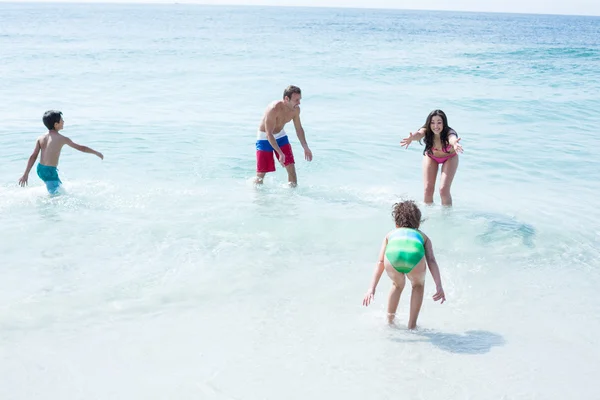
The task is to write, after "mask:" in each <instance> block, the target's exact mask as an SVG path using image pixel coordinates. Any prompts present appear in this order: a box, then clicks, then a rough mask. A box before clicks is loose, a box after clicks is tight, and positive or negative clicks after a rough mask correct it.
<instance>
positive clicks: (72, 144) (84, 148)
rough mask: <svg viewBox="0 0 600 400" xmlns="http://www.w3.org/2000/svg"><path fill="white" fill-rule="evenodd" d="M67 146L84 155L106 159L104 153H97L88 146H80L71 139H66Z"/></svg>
mask: <svg viewBox="0 0 600 400" xmlns="http://www.w3.org/2000/svg"><path fill="white" fill-rule="evenodd" d="M65 144H67V145H68V146H70V147H72V148H74V149H75V150H79V151H81V152H83V153H89V154H94V155H96V156H98V157H100V158H101V159H104V156H103V155H102V153H100V152H99V151H96V150H94V149H92V148H90V147H87V146H82V145H80V144H77V143H75V142H74V141H72V140H71V139H69V138H67V137H66V138H65Z"/></svg>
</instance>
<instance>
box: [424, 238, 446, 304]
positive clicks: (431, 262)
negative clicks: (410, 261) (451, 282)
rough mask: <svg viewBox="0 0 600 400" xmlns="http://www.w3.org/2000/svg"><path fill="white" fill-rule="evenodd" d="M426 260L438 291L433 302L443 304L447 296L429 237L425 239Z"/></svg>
mask: <svg viewBox="0 0 600 400" xmlns="http://www.w3.org/2000/svg"><path fill="white" fill-rule="evenodd" d="M425 260H426V261H427V266H428V267H429V272H430V273H431V276H432V277H433V281H434V282H435V289H436V290H435V294H434V295H433V300H434V301H438V300H442V303H443V302H445V301H446V295H445V294H444V288H443V287H442V277H441V276H440V267H438V264H437V261H436V260H435V255H434V254H433V245H432V244H431V239H429V237H427V238H426V239H425Z"/></svg>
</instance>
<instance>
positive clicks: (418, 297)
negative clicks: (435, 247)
mask: <svg viewBox="0 0 600 400" xmlns="http://www.w3.org/2000/svg"><path fill="white" fill-rule="evenodd" d="M426 270H427V266H426V265H425V257H423V258H421V261H419V263H418V264H417V265H416V266H415V267H414V268H413V270H412V271H410V272H409V273H408V274H406V276H407V277H408V280H410V283H411V285H412V294H411V296H410V316H409V318H408V329H415V328H416V327H417V318H419V311H421V305H422V304H423V293H424V291H425V272H426Z"/></svg>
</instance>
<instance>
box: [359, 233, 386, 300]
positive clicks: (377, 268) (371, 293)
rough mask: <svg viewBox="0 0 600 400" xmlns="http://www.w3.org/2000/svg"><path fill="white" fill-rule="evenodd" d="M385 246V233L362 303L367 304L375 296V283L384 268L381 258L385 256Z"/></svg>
mask: <svg viewBox="0 0 600 400" xmlns="http://www.w3.org/2000/svg"><path fill="white" fill-rule="evenodd" d="M386 247H387V235H386V236H385V238H384V239H383V244H382V245H381V250H380V251H379V258H378V259H377V265H375V271H374V272H373V279H372V280H371V286H369V290H368V291H367V294H366V295H365V298H364V300H363V304H364V305H365V306H368V305H369V304H370V303H371V301H373V297H374V296H375V289H376V288H377V284H378V283H379V279H381V275H382V274H383V270H384V269H385V267H384V264H383V260H384V257H385V248H386Z"/></svg>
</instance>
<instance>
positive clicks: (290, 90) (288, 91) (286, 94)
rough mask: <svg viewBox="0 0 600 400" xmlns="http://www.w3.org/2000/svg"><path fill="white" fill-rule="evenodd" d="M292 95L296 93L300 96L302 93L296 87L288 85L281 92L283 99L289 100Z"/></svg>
mask: <svg viewBox="0 0 600 400" xmlns="http://www.w3.org/2000/svg"><path fill="white" fill-rule="evenodd" d="M294 93H298V94H299V95H302V92H301V91H300V88H299V87H298V86H294V85H290V86H288V87H286V88H285V90H284V91H283V98H284V99H285V98H286V97H288V98H289V99H290V100H291V99H292V94H294Z"/></svg>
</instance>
